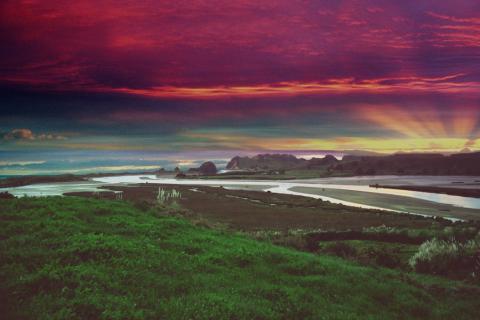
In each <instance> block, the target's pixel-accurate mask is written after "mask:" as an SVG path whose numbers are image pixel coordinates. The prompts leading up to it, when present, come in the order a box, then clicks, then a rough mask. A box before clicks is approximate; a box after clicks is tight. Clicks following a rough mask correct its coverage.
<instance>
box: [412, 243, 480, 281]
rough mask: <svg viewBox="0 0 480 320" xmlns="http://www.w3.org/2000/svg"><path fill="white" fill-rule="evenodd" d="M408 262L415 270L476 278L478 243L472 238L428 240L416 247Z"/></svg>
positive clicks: (479, 262)
mask: <svg viewBox="0 0 480 320" xmlns="http://www.w3.org/2000/svg"><path fill="white" fill-rule="evenodd" d="M409 264H410V266H411V267H412V268H413V269H414V270H415V271H417V272H422V273H430V274H436V275H444V276H450V277H453V278H467V277H471V278H474V279H476V280H478V278H479V276H480V245H479V243H478V242H476V241H473V240H472V241H468V242H466V243H461V242H458V241H455V240H449V241H445V240H438V239H433V240H429V241H426V242H424V243H423V244H422V245H421V246H420V247H419V248H418V251H417V253H415V255H414V256H413V257H412V258H411V259H410V260H409Z"/></svg>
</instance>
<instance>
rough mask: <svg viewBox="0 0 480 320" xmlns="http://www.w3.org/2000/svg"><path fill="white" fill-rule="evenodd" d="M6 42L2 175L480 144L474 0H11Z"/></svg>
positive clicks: (1, 5)
mask: <svg viewBox="0 0 480 320" xmlns="http://www.w3.org/2000/svg"><path fill="white" fill-rule="evenodd" d="M0 43H1V46H0V107H1V108H0V156H1V157H2V158H3V160H2V159H1V158H0V175H1V174H2V172H3V171H2V170H5V166H11V165H15V166H21V168H25V166H29V165H31V164H26V163H30V162H37V164H35V165H38V162H40V161H52V157H55V160H57V161H60V160H61V161H67V160H68V161H73V160H78V159H79V158H88V159H90V160H91V159H96V160H98V158H99V157H103V158H108V157H110V158H121V159H122V161H125V163H123V162H122V163H120V164H118V163H117V164H115V165H118V166H128V165H129V164H128V160H129V159H130V160H131V159H135V160H139V159H147V158H148V159H151V161H153V162H154V161H157V159H167V158H168V159H177V161H180V160H182V161H187V160H192V159H203V158H208V157H213V158H215V159H228V158H229V157H231V156H234V155H236V154H253V153H259V152H261V153H266V152H291V153H296V154H322V153H328V152H338V153H348V152H352V150H362V151H369V152H380V153H395V152H444V153H447V152H458V151H462V150H463V151H476V150H480V140H479V139H478V138H479V137H480V123H479V121H478V120H479V112H480V2H479V1H476V0H456V1H450V0H448V1H447V0H443V1H442V0H403V1H396V0H362V1H353V0H344V1H342V0H335V1H333V0H332V1H330V0H325V1H320V0H317V1H297V0H288V1H287V0H286V1H284V0H275V1H269V0H267V1H250V0H239V1H215V0H209V1H206V0H199V1H193V0H192V1H148V0H145V1H126V0H115V1H113V0H112V1H99V0H95V1H93V0H84V1H82V0H79V1H68V0H41V1H40V0H38V1H37V0H23V1H12V0H3V1H1V2H0ZM180 158H181V159H180ZM139 161H140V160H139ZM172 161H173V160H172ZM153 162H152V163H143V164H138V166H144V167H145V166H151V165H152V166H153V165H154V164H153ZM22 164H23V165H22ZM2 165H3V167H2ZM108 166H109V165H108V164H105V163H103V164H98V163H96V164H95V167H108ZM9 168H10V167H9ZM32 170H33V169H32ZM65 170H67V169H65ZM12 172H13V171H12ZM32 172H33V171H32ZM3 173H5V172H3Z"/></svg>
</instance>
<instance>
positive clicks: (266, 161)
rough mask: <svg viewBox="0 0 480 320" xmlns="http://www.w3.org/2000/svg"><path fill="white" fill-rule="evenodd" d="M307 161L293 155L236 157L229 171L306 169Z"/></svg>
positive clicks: (231, 162)
mask: <svg viewBox="0 0 480 320" xmlns="http://www.w3.org/2000/svg"><path fill="white" fill-rule="evenodd" d="M306 163H307V160H305V159H299V158H297V157H295V156H294V155H291V154H259V155H256V156H254V157H239V156H236V157H234V158H232V160H230V162H229V163H228V164H227V169H228V170H244V169H251V170H278V169H293V168H300V167H304V166H305V165H306Z"/></svg>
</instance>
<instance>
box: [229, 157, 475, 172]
mask: <svg viewBox="0 0 480 320" xmlns="http://www.w3.org/2000/svg"><path fill="white" fill-rule="evenodd" d="M227 169H230V170H255V171H262V170H291V169H303V170H313V169H323V170H324V171H325V175H327V176H328V175H332V176H345V175H480V152H473V153H458V154H452V155H442V154H437V153H432V154H394V155H388V156H358V155H347V156H344V157H343V159H342V160H338V159H336V158H335V157H334V156H332V155H327V156H326V157H325V158H312V159H310V160H305V159H298V158H296V157H295V156H293V155H288V154H260V155H256V156H254V157H238V156H237V157H234V158H232V160H230V162H229V163H228V164H227Z"/></svg>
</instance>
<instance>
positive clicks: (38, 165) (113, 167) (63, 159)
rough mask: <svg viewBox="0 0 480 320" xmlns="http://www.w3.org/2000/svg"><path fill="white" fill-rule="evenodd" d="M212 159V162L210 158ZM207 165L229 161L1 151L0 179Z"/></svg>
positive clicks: (207, 157) (206, 157)
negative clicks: (205, 163) (206, 162)
mask: <svg viewBox="0 0 480 320" xmlns="http://www.w3.org/2000/svg"><path fill="white" fill-rule="evenodd" d="M210 156H211V158H210ZM205 161H213V162H214V163H215V164H216V165H217V167H218V168H219V169H222V168H224V167H225V166H226V164H227V163H228V161H229V158H219V157H218V155H215V154H201V153H200V154H190V153H185V154H171V153H170V154H166V153H145V152H113V151H93V152H92V151H88V152H86V151H76V152H72V151H68V152H67V151H51V152H8V153H6V152H2V151H0V178H8V177H14V176H24V175H58V174H69V173H71V174H88V173H114V172H119V173H123V172H131V173H138V172H147V171H155V170H158V169H160V168H164V169H166V170H171V169H174V168H175V167H179V168H181V169H188V168H191V167H199V166H200V165H201V164H202V163H203V162H205Z"/></svg>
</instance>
